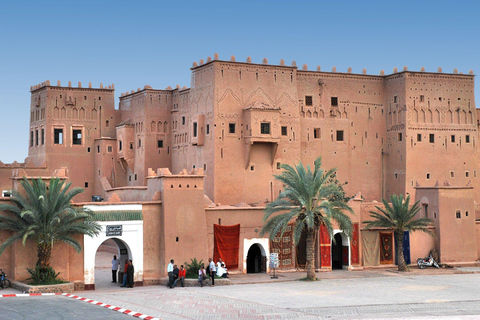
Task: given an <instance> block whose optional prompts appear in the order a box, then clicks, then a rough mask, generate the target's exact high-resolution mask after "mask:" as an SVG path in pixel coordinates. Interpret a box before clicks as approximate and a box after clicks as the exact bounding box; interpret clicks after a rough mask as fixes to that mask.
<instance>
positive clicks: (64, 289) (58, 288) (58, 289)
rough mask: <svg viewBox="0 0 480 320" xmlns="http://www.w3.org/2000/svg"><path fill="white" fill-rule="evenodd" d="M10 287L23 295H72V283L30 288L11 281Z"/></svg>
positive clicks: (24, 284) (21, 283)
mask: <svg viewBox="0 0 480 320" xmlns="http://www.w3.org/2000/svg"><path fill="white" fill-rule="evenodd" d="M12 287H13V288H15V289H17V290H20V291H22V292H24V293H72V292H73V291H74V284H73V282H68V283H62V284H53V285H46V286H31V285H28V284H26V283H23V282H19V281H12Z"/></svg>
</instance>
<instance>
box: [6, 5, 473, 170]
mask: <svg viewBox="0 0 480 320" xmlns="http://www.w3.org/2000/svg"><path fill="white" fill-rule="evenodd" d="M479 14H480V1H439V0H437V1H393V0H392V1H387V0H381V1H380V0H379V1H366V0H352V1H346V0H345V1H341V0H339V1H279V0H277V1H228V0H224V1H205V2H201V1H141V2H140V1H137V2H133V1H128V2H127V1H101V0H97V1H84V0H82V1H65V0H63V1H48V0H45V1H3V2H2V4H0V32H1V38H0V112H1V117H0V135H1V137H2V138H1V139H0V160H1V161H3V162H5V163H10V162H13V161H14V160H17V161H19V162H23V161H24V159H25V157H26V156H27V154H28V135H29V132H28V127H29V106H30V93H29V89H30V86H31V85H34V84H38V83H40V82H42V81H45V80H47V79H48V80H51V81H52V83H53V84H55V83H56V81H57V80H60V81H61V82H62V85H66V84H67V83H68V81H72V84H73V85H75V86H76V84H77V82H78V81H81V82H82V84H83V85H87V84H88V82H89V81H91V82H92V84H93V85H94V86H95V87H98V86H99V84H100V82H102V83H103V84H111V83H114V84H115V89H116V92H115V96H116V97H118V96H119V95H120V94H121V93H122V92H125V91H127V90H133V89H137V88H138V87H140V88H143V86H144V85H146V84H148V85H151V86H152V87H153V88H159V89H164V88H166V87H167V86H169V85H170V86H172V87H174V86H175V85H176V84H180V85H181V86H184V85H185V86H188V87H189V86H190V70H189V68H190V67H191V65H192V62H193V61H198V60H200V59H202V58H203V59H206V58H207V57H208V56H213V54H214V53H215V52H218V53H219V55H220V59H224V60H228V59H229V58H230V56H231V55H235V56H236V57H237V60H238V61H245V59H246V57H247V56H251V57H252V61H253V62H257V63H261V61H262V58H264V57H266V58H268V59H269V62H270V63H271V64H277V63H278V62H279V60H280V59H282V58H283V59H285V61H286V63H287V64H289V63H290V62H291V61H292V60H296V61H297V65H298V66H301V65H302V64H304V63H306V64H308V66H309V68H310V69H314V68H315V67H316V66H317V65H321V66H322V70H331V68H332V66H336V67H337V71H340V72H345V71H346V70H347V68H348V67H352V68H353V72H355V73H360V72H361V70H362V68H367V72H368V73H369V74H378V73H379V71H380V70H381V69H384V70H385V72H386V73H391V72H392V69H393V68H394V67H398V68H399V70H401V68H403V66H404V65H406V66H408V68H409V70H420V68H421V67H422V66H425V68H426V71H434V72H435V71H436V70H437V67H439V66H441V67H442V68H443V71H444V72H452V70H453V68H458V70H459V71H461V72H464V73H468V71H469V70H470V69H473V71H474V72H475V73H476V74H477V73H480V20H479ZM479 93H480V90H479V86H478V85H477V88H476V96H478V94H479ZM116 104H118V100H117V102H116Z"/></svg>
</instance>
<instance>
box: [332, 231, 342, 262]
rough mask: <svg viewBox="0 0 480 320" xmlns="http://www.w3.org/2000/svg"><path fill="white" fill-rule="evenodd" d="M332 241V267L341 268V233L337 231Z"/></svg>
mask: <svg viewBox="0 0 480 320" xmlns="http://www.w3.org/2000/svg"><path fill="white" fill-rule="evenodd" d="M334 239H335V241H332V269H342V235H341V234H340V233H337V234H336V235H335V236H334Z"/></svg>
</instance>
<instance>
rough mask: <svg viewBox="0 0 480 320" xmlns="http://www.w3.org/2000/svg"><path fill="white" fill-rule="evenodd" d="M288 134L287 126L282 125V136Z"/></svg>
mask: <svg viewBox="0 0 480 320" xmlns="http://www.w3.org/2000/svg"><path fill="white" fill-rule="evenodd" d="M286 135H287V127H282V136H286Z"/></svg>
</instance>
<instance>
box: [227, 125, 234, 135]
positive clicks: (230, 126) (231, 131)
mask: <svg viewBox="0 0 480 320" xmlns="http://www.w3.org/2000/svg"><path fill="white" fill-rule="evenodd" d="M228 133H235V123H229V124H228Z"/></svg>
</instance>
